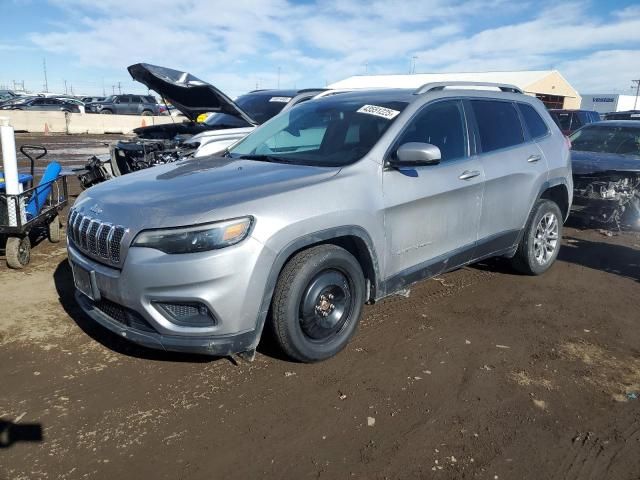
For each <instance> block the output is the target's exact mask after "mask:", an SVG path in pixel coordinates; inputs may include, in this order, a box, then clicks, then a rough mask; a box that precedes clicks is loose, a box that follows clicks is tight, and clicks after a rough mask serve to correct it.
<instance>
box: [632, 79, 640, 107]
mask: <svg viewBox="0 0 640 480" xmlns="http://www.w3.org/2000/svg"><path fill="white" fill-rule="evenodd" d="M631 82H632V83H634V84H635V86H636V100H635V102H633V109H634V110H637V109H638V94H639V93H640V79H638V80H631Z"/></svg>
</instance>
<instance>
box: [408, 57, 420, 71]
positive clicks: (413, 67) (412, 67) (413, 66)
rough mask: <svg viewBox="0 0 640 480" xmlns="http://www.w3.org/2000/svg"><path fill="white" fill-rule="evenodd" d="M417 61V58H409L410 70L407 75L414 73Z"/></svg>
mask: <svg viewBox="0 0 640 480" xmlns="http://www.w3.org/2000/svg"><path fill="white" fill-rule="evenodd" d="M417 59H418V57H417V56H415V55H414V56H413V57H411V68H410V70H409V73H416V60H417Z"/></svg>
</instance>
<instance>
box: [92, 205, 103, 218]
mask: <svg viewBox="0 0 640 480" xmlns="http://www.w3.org/2000/svg"><path fill="white" fill-rule="evenodd" d="M89 211H90V212H93V213H95V214H96V215H100V214H101V213H102V209H101V208H100V207H99V206H98V204H97V203H96V204H95V205H94V206H93V207H91V208H90V209H89Z"/></svg>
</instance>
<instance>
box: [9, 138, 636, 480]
mask: <svg viewBox="0 0 640 480" xmlns="http://www.w3.org/2000/svg"><path fill="white" fill-rule="evenodd" d="M62 138H63V139H64V137H62ZM23 140H24V139H23V138H19V141H23ZM45 140H50V138H49V139H45ZM85 140H86V141H87V142H95V143H98V141H97V140H94V139H85ZM74 141H75V139H74ZM92 145H93V144H92ZM56 148H57V147H56ZM60 148H62V147H60ZM75 161H76V160H75V159H74V160H68V163H69V164H72V162H75ZM78 163H82V162H78ZM639 282H640V236H639V235H638V234H636V233H622V234H618V235H614V236H611V237H609V236H606V235H603V234H602V233H601V232H599V231H597V230H580V229H576V228H572V227H569V228H567V229H566V230H565V240H564V243H563V247H562V250H561V252H560V257H559V261H558V262H557V263H556V264H555V265H554V266H553V267H552V269H551V270H550V271H549V272H547V273H546V274H545V275H543V276H541V277H526V276H521V275H517V274H514V273H513V272H512V271H511V270H510V269H509V268H508V266H507V265H506V264H505V263H504V262H502V261H498V260H495V261H490V262H487V263H484V264H480V265H473V266H471V267H468V268H463V269H460V270H457V271H455V272H452V273H449V274H446V275H442V276H441V277H438V278H436V279H432V280H428V281H425V282H421V283H419V284H417V285H414V286H413V287H412V288H411V291H410V294H409V297H408V298H405V297H403V296H396V297H392V298H389V299H387V300H385V301H383V302H380V303H378V304H376V305H373V306H370V307H367V308H366V309H365V313H364V317H363V320H362V323H361V325H360V328H359V331H358V333H357V334H356V337H355V338H354V339H353V341H352V342H351V344H350V345H349V346H348V347H347V348H346V349H345V350H344V351H343V352H342V353H340V354H339V355H338V356H337V357H335V358H333V359H331V360H329V361H326V362H323V363H320V364H314V365H302V364H296V363H291V362H289V361H286V360H284V359H282V358H281V357H280V356H279V354H278V353H277V351H276V350H275V349H274V348H273V347H272V343H271V342H269V341H266V342H264V344H263V345H261V347H260V349H259V353H258V355H257V357H256V359H255V361H254V362H253V363H247V362H244V361H237V362H234V361H232V360H230V359H212V358H208V357H199V356H188V355H180V354H168V353H162V352H157V351H151V350H146V349H142V348H138V347H136V346H133V345H131V344H129V343H127V342H125V341H123V340H121V339H120V338H119V337H117V336H115V335H112V334H110V333H109V332H107V331H105V330H104V329H102V328H99V327H98V326H95V325H93V324H92V323H91V321H89V320H88V319H87V318H86V317H84V316H83V315H82V314H81V312H80V311H79V310H78V308H77V307H76V306H75V303H74V300H73V287H72V279H71V274H70V270H69V266H68V264H67V261H66V254H65V248H64V245H63V244H58V245H51V244H48V243H47V242H43V243H41V244H40V245H38V246H37V247H36V248H35V249H34V251H33V258H32V264H31V265H30V266H29V267H28V268H27V269H25V270H24V271H9V270H8V269H6V267H4V265H2V266H0V285H1V286H2V288H1V291H0V479H3V480H4V479H7V480H8V479H12V480H19V479H39V478H55V479H82V478H127V479H128V478H155V479H211V478H216V479H217V478H231V479H235V478H240V479H245V478H277V479H299V478H329V479H339V478H363V479H405V478H407V479H408V478H426V479H431V478H434V479H438V478H442V479H454V478H455V479H458V478H460V479H462V478H464V479H472V478H473V479H475V478H479V479H490V480H491V479H536V480H538V479H576V480H577V479H580V480H584V479H616V480H624V479H629V480H632V479H635V480H637V479H639V478H640V398H639V397H640V324H639V322H640V303H639V302H638V298H639V295H638V294H639V293H640V284H639Z"/></svg>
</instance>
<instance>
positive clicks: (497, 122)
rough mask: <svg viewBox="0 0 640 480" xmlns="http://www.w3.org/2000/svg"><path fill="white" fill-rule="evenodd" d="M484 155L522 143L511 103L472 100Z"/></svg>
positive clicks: (520, 127)
mask: <svg viewBox="0 0 640 480" xmlns="http://www.w3.org/2000/svg"><path fill="white" fill-rule="evenodd" d="M471 105H472V108H473V113H474V114H475V117H476V123H477V124H478V132H479V134H480V144H481V146H482V151H483V152H484V153H487V152H492V151H494V150H499V149H501V148H507V147H512V146H513V145H518V144H520V143H522V142H524V136H523V134H522V126H521V125H520V119H519V118H518V112H516V109H515V107H514V105H513V103H511V102H500V101H493V100H472V101H471Z"/></svg>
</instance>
